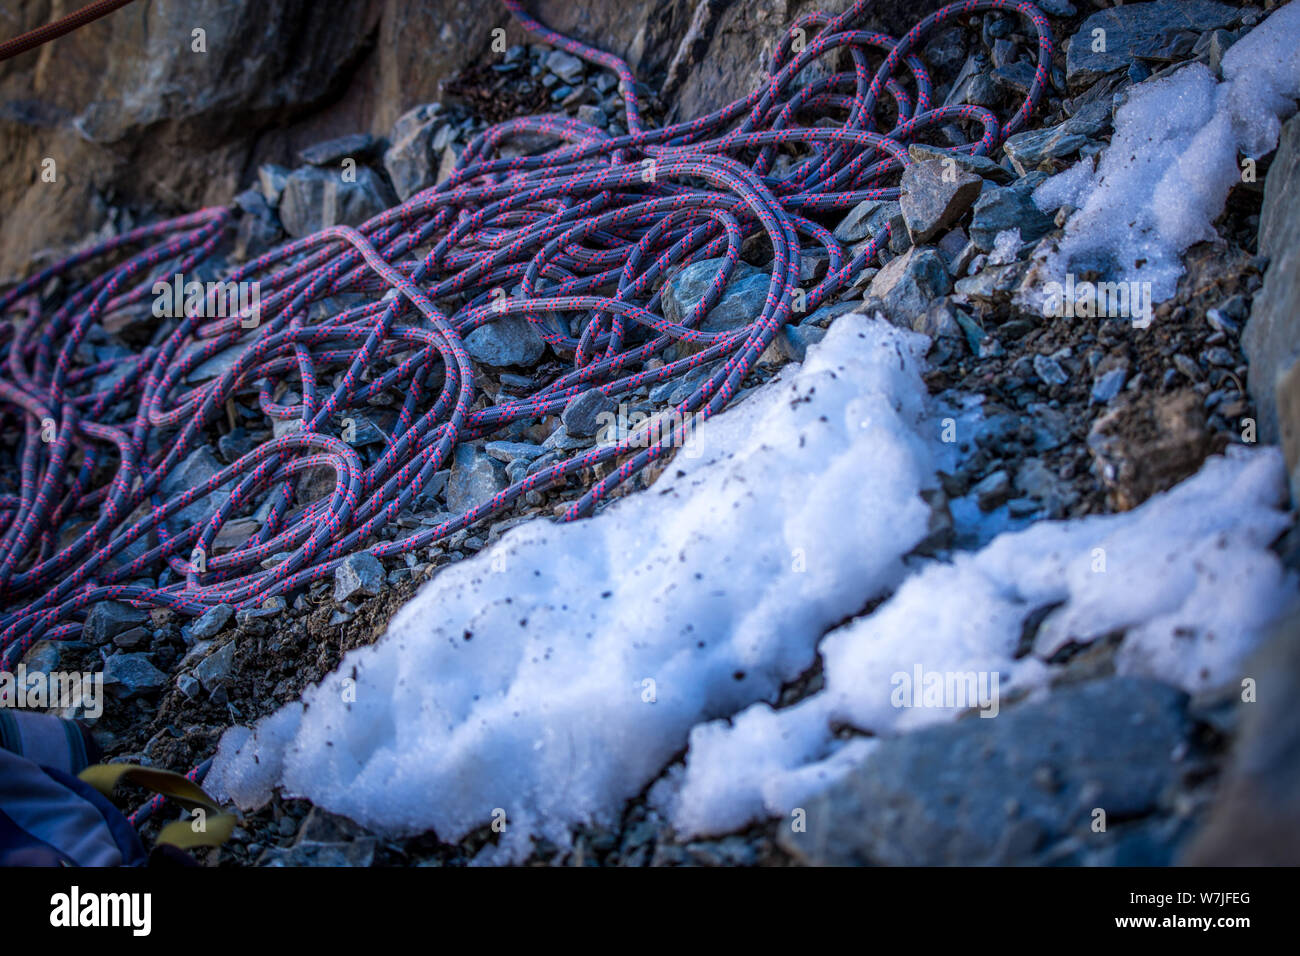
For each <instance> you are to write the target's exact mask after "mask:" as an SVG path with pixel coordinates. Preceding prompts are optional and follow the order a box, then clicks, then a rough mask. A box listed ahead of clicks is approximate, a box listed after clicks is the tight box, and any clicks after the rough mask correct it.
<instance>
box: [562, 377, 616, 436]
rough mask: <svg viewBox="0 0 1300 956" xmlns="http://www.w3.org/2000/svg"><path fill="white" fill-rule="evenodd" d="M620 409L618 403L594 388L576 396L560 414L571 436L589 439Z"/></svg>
mask: <svg viewBox="0 0 1300 956" xmlns="http://www.w3.org/2000/svg"><path fill="white" fill-rule="evenodd" d="M617 408H618V405H617V403H616V402H615V401H614V400H613V399H612V398H610V397H609V396H608V395H606V394H605V393H604V392H602V391H600V390H599V389H596V388H592V389H588V390H587V391H585V392H583V393H582V394H581V395H575V396H574V397H573V398H572V399H570V400H569V404H568V405H566V406H565V407H564V411H563V412H562V413H561V414H560V421H562V422H563V423H564V428H565V431H567V432H568V433H569V434H570V435H576V436H579V437H587V436H590V435H594V434H596V430H597V429H598V428H600V426H601V425H602V424H603V423H604V422H605V421H607V419H608V418H609V417H610V416H611V415H612V413H613V412H614V411H615V410H616V409H617Z"/></svg>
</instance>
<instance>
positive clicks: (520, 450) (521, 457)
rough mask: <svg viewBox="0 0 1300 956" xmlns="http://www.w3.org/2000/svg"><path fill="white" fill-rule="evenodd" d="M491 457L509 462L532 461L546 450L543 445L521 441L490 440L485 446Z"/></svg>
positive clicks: (484, 448)
mask: <svg viewBox="0 0 1300 956" xmlns="http://www.w3.org/2000/svg"><path fill="white" fill-rule="evenodd" d="M483 450H484V451H485V452H487V454H488V457H489V458H493V459H495V460H496V461H500V462H505V463H506V464H509V463H510V462H514V461H522V462H530V461H532V460H533V459H534V458H536V457H537V456H538V455H540V454H542V452H543V451H545V449H544V448H542V446H541V445H534V444H531V443H529V442H519V441H490V442H488V443H487V444H486V445H484V446H483Z"/></svg>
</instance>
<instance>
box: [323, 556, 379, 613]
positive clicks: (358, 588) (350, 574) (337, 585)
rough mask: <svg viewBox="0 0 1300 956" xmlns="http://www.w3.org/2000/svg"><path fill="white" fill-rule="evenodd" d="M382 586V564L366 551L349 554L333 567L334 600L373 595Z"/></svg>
mask: <svg viewBox="0 0 1300 956" xmlns="http://www.w3.org/2000/svg"><path fill="white" fill-rule="evenodd" d="M383 587H384V566H383V565H382V564H380V563H379V559H378V558H376V557H375V556H374V555H373V554H370V553H369V552H368V551H362V552H359V553H357V554H349V555H348V556H347V557H346V558H344V559H343V560H342V562H340V564H339V566H338V567H337V568H335V569H334V600H335V601H346V600H348V599H349V598H353V597H374V596H375V595H376V594H378V593H379V592H380V591H381V590H383Z"/></svg>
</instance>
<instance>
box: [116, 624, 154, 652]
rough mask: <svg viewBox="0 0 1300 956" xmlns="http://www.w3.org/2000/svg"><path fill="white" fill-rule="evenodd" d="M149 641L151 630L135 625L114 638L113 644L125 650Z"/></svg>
mask: <svg viewBox="0 0 1300 956" xmlns="http://www.w3.org/2000/svg"><path fill="white" fill-rule="evenodd" d="M148 643H149V632H148V631H147V630H146V629H145V628H143V627H133V628H131V629H130V630H129V631H123V632H122V633H121V634H119V635H117V637H115V638H113V645H114V646H115V647H120V648H122V649H123V650H128V651H129V650H133V649H134V648H137V647H141V646H143V645H145V644H148Z"/></svg>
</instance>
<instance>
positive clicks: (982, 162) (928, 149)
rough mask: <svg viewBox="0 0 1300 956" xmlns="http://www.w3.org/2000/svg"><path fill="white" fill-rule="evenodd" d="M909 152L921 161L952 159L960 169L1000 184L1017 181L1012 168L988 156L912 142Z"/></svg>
mask: <svg viewBox="0 0 1300 956" xmlns="http://www.w3.org/2000/svg"><path fill="white" fill-rule="evenodd" d="M907 153H908V155H909V156H911V157H912V159H914V160H916V161H917V162H919V163H920V162H925V161H927V160H931V159H952V160H954V161H955V162H956V163H957V168H958V169H962V170H965V171H966V172H968V173H973V174H975V175H976V176H979V177H980V178H981V179H987V180H989V181H990V182H993V183H997V184H998V185H999V186H1009V185H1010V184H1011V183H1013V182H1015V181H1016V177H1015V174H1014V173H1012V172H1011V170H1009V169H1007V168H1006V167H1005V166H1000V165H998V164H997V163H995V162H994V161H993V160H991V159H989V158H988V157H987V156H972V155H970V154H969V153H959V152H955V151H953V150H950V149H944V148H943V147H941V146H930V145H929V144H927V143H912V144H911V145H910V146H908V147H907Z"/></svg>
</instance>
